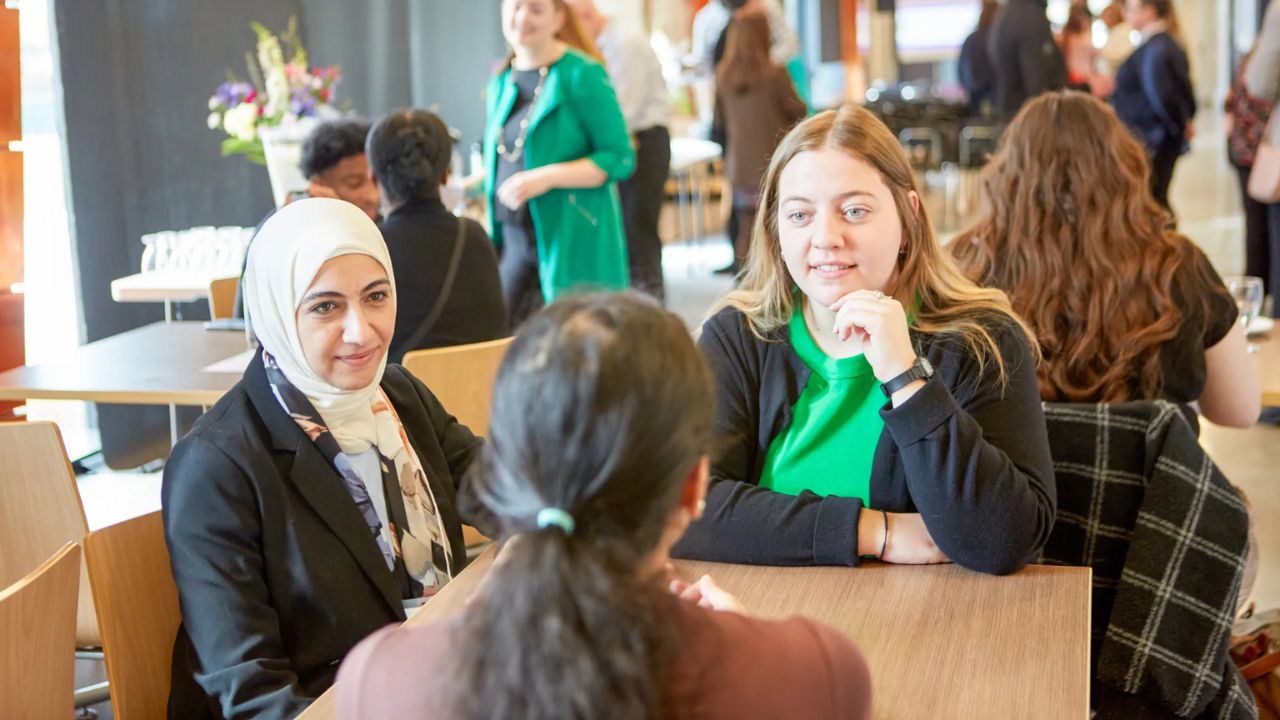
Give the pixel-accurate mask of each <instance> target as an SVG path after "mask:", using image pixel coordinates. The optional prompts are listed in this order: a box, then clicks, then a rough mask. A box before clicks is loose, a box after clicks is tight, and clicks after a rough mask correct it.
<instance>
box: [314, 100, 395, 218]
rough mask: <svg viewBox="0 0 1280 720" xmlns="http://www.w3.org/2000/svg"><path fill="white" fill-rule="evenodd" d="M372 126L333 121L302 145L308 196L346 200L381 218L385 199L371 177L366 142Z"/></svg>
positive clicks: (318, 127) (316, 130)
mask: <svg viewBox="0 0 1280 720" xmlns="http://www.w3.org/2000/svg"><path fill="white" fill-rule="evenodd" d="M368 136H369V123H367V122H365V121H363V120H333V121H330V122H326V123H322V124H321V125H319V126H317V127H316V129H315V130H312V131H311V134H310V135H308V136H307V139H306V140H304V141H303V142H302V160H301V161H300V162H299V163H298V167H299V169H300V170H302V175H303V177H305V178H307V179H308V180H309V181H310V185H309V186H308V187H307V196H308V197H327V198H336V199H338V200H346V201H347V202H349V203H351V204H352V205H355V206H356V207H358V208H360V209H361V210H363V211H364V212H365V214H366V215H368V216H369V218H370V219H372V220H376V219H378V214H379V213H380V211H381V203H382V198H381V196H380V195H379V193H378V186H377V185H376V184H375V183H374V182H373V180H372V179H371V178H370V176H369V162H368V160H367V159H366V158H365V154H364V143H365V139H366V138H367V137H368Z"/></svg>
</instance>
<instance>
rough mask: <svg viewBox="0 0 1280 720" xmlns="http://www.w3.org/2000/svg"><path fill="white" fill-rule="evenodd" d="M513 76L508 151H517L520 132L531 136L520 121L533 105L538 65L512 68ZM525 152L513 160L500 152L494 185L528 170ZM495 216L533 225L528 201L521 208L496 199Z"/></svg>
mask: <svg viewBox="0 0 1280 720" xmlns="http://www.w3.org/2000/svg"><path fill="white" fill-rule="evenodd" d="M511 79H512V81H513V82H514V83H515V86H516V102H515V104H514V105H512V106H511V114H510V115H508V116H507V121H506V122H505V123H504V124H503V126H502V143H503V144H504V145H506V146H507V152H508V153H513V152H516V139H517V138H519V137H520V136H521V135H523V136H524V139H525V141H526V142H527V141H528V140H529V134H528V133H524V132H521V130H520V122H521V121H522V120H524V119H525V118H526V117H528V116H529V111H530V110H532V109H533V93H534V91H535V90H536V89H537V87H538V80H540V79H541V78H540V77H539V71H538V69H537V68H535V69H533V70H516V69H515V68H511ZM525 160H526V158H525V156H524V154H523V152H521V154H520V158H519V159H518V160H517V161H515V162H511V161H510V160H508V159H507V158H506V157H504V156H503V155H501V154H499V155H498V171H497V174H496V175H495V177H494V180H493V186H494V187H495V188H500V187H502V183H504V182H506V181H507V179H508V178H510V177H511V176H512V175H515V174H516V173H518V172H522V171H523V170H525ZM493 213H494V219H495V220H497V221H498V222H500V223H503V224H508V223H513V224H517V225H522V226H528V225H530V217H529V203H525V204H523V205H521V206H520V207H519V208H518V209H516V210H512V209H511V208H509V207H507V206H506V205H503V204H502V203H500V202H499V203H497V204H496V206H495V207H494V209H493Z"/></svg>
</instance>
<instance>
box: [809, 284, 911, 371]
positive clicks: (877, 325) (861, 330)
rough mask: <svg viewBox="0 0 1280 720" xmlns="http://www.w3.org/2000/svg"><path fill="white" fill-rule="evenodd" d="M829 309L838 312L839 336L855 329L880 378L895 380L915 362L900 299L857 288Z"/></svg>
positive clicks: (836, 328) (843, 338) (842, 337)
mask: <svg viewBox="0 0 1280 720" xmlns="http://www.w3.org/2000/svg"><path fill="white" fill-rule="evenodd" d="M830 309H831V311H832V312H834V313H835V314H836V321H835V326H834V327H833V328H832V330H833V332H835V335H836V338H837V339H839V340H840V341H841V342H844V341H846V340H848V339H849V338H851V337H853V335H854V334H855V333H856V334H857V335H858V336H859V337H860V338H861V339H862V344H863V350H862V352H863V355H864V356H866V358H867V362H868V363H870V364H871V370H872V372H874V373H875V376H876V379H877V380H879V381H880V382H882V383H883V382H888V381H889V380H892V379H893V378H895V377H897V376H899V375H901V374H902V373H904V372H906V371H907V370H909V369H910V368H911V366H912V364H913V363H915V360H916V350H915V348H914V347H912V345H911V334H910V333H909V332H908V331H907V313H906V311H905V310H903V308H902V304H901V303H899V302H898V301H897V300H895V299H893V298H892V297H890V296H888V295H883V294H881V293H879V292H878V291H875V290H855V291H853V292H851V293H849V294H848V295H845V296H844V297H842V298H840V299H839V300H836V301H835V303H833V304H832V305H831V307H830Z"/></svg>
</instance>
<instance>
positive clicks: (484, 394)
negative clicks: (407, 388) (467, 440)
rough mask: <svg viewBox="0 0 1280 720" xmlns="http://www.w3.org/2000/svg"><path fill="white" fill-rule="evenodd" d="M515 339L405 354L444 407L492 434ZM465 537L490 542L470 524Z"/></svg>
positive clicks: (407, 366) (477, 430) (475, 543)
mask: <svg viewBox="0 0 1280 720" xmlns="http://www.w3.org/2000/svg"><path fill="white" fill-rule="evenodd" d="M510 345H511V338H502V339H501V340H489V341H487V342H479V343H472V344H470V345H457V346H454V347H446V348H433V349H430V350H414V351H412V352H407V353H405V354H404V360H403V364H404V367H405V369H406V370H408V371H409V372H410V373H412V374H413V375H414V377H416V378H418V379H419V380H421V381H422V382H423V383H424V384H425V385H426V386H427V387H428V388H430V389H431V392H433V393H435V396H436V397H437V398H439V400H440V404H442V405H444V409H445V410H448V411H449V412H450V413H452V414H453V416H454V417H456V418H458V422H460V423H462V424H463V425H466V426H467V427H468V428H470V429H471V432H473V433H475V434H477V435H487V434H488V433H489V406H490V404H491V401H492V398H493V383H494V381H495V380H497V378H498V366H499V365H501V364H502V358H503V357H504V356H505V355H506V354H507V348H508V347H509V346H510ZM462 538H463V540H464V541H465V542H466V544H467V547H469V548H474V547H477V546H480V545H483V544H484V543H486V542H487V541H488V538H486V537H485V536H484V535H481V534H480V533H479V532H478V531H477V530H476V529H475V528H473V527H471V526H470V525H463V526H462Z"/></svg>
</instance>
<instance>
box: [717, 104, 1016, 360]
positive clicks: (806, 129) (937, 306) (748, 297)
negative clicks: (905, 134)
mask: <svg viewBox="0 0 1280 720" xmlns="http://www.w3.org/2000/svg"><path fill="white" fill-rule="evenodd" d="M824 149H835V150H840V151H843V152H846V153H848V154H849V155H851V156H852V157H855V158H857V159H859V160H862V161H863V162H865V163H867V164H868V165H870V166H871V167H873V168H875V170H876V172H878V173H879V174H880V177H881V179H882V180H883V181H884V183H885V185H887V186H888V187H889V192H890V194H892V196H893V202H894V205H895V206H896V208H897V211H898V216H899V217H900V218H901V223H902V238H903V251H902V254H901V255H900V256H899V257H898V274H897V279H896V280H895V281H894V283H893V285H892V287H887V288H885V289H884V292H885V294H888V295H892V296H893V297H894V298H895V299H896V300H898V301H899V302H900V303H902V304H903V305H904V306H908V307H912V308H913V309H914V311H913V317H912V323H911V326H912V328H913V329H914V330H916V331H918V332H921V333H925V334H931V335H936V336H951V337H955V338H958V339H960V341H961V342H963V343H964V345H965V346H966V348H967V349H968V351H969V352H970V354H971V355H972V356H973V357H974V359H975V360H976V362H977V364H978V366H979V368H984V367H986V364H987V363H988V362H994V363H995V364H996V366H997V367H998V369H999V377H1000V382H1002V383H1003V382H1004V381H1005V379H1006V368H1005V364H1004V358H1003V357H1002V355H1001V353H1000V347H999V344H998V341H997V340H996V339H995V337H994V336H993V335H992V334H991V328H992V326H993V324H994V323H999V322H1015V323H1017V324H1018V325H1019V326H1021V328H1022V329H1023V331H1024V332H1026V333H1027V336H1028V339H1029V342H1030V344H1031V347H1032V350H1033V352H1034V349H1035V345H1036V343H1035V338H1034V336H1032V335H1031V331H1030V328H1029V327H1028V325H1027V324H1026V323H1024V322H1023V321H1022V320H1021V318H1019V317H1018V316H1017V315H1016V314H1015V313H1014V311H1013V309H1012V308H1011V307H1010V304H1009V299H1008V298H1007V297H1005V294H1004V293H1003V292H1001V291H1000V290H995V289H989V288H983V287H979V286H978V285H976V284H974V283H973V281H971V280H969V278H967V277H965V276H964V274H963V273H961V272H960V270H959V269H958V268H957V267H956V266H955V264H954V263H953V262H952V260H951V258H950V257H949V256H948V255H947V253H946V251H944V250H943V249H942V246H941V245H940V244H939V243H938V240H937V236H935V235H934V232H933V224H932V223H931V222H930V221H929V214H928V213H927V212H925V209H924V206H923V205H920V206H919V207H918V208H917V205H916V203H915V202H913V201H912V193H915V194H916V196H917V197H918V196H919V192H918V190H917V188H916V180H915V176H914V175H913V174H912V172H911V164H910V162H909V161H908V160H907V156H906V154H905V153H904V152H903V151H902V146H900V145H899V144H898V139H897V138H896V137H894V135H893V133H892V132H891V131H890V130H889V128H887V127H885V124H884V123H883V122H881V121H880V119H879V118H877V117H876V116H875V115H873V114H872V113H871V112H870V111H869V110H867V109H865V108H863V107H860V106H858V105H852V104H848V105H843V106H841V107H840V108H839V109H838V110H828V111H826V112H823V113H819V114H817V115H814V116H812V117H810V118H809V119H807V120H805V121H803V122H801V123H800V124H799V125H796V126H795V127H794V128H792V129H791V132H789V133H787V135H786V137H784V138H783V139H782V142H781V143H780V144H779V145H778V149H777V150H776V151H775V152H774V153H773V159H772V160H771V161H770V162H769V169H768V171H767V172H766V174H765V177H764V182H763V184H762V187H761V198H760V210H759V212H758V213H756V222H755V227H754V228H753V229H752V240H751V250H750V252H749V253H748V255H747V264H746V269H745V271H744V273H743V277H742V282H741V283H740V284H739V285H738V289H737V290H735V291H733V292H731V293H729V294H728V295H726V296H725V297H724V298H723V299H722V300H721V301H720V302H719V303H717V304H716V306H715V307H714V308H712V310H711V314H713V315H714V314H715V313H716V312H717V311H718V310H720V309H721V308H724V307H726V306H727V307H732V308H734V309H736V310H738V311H739V312H741V313H742V314H743V315H744V316H746V318H747V321H748V326H749V327H750V328H751V331H752V333H753V334H755V335H756V336H757V337H758V338H760V339H761V340H768V339H769V335H771V334H772V333H773V331H775V330H777V329H778V328H779V327H781V326H783V325H785V324H786V323H787V322H788V321H789V320H790V319H791V315H792V313H793V312H794V311H795V309H796V301H795V297H794V295H793V294H792V290H794V289H795V287H796V284H795V281H794V280H792V278H791V274H790V273H789V272H788V271H787V267H786V263H785V262H783V259H782V245H781V242H780V241H779V239H778V207H779V205H780V201H779V197H778V195H779V187H778V184H779V179H780V178H781V177H782V171H783V169H785V168H786V167H787V164H788V163H790V162H791V159H792V158H794V157H795V156H796V155H799V154H800V153H802V152H806V151H810V150H824Z"/></svg>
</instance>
